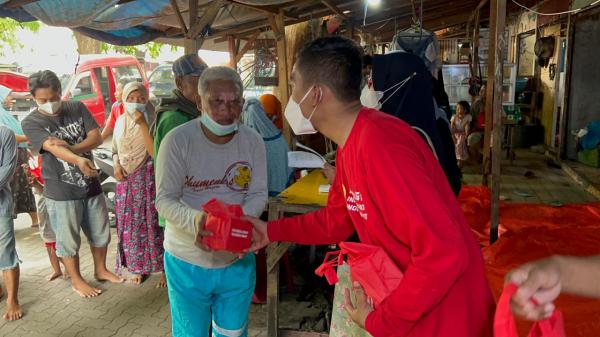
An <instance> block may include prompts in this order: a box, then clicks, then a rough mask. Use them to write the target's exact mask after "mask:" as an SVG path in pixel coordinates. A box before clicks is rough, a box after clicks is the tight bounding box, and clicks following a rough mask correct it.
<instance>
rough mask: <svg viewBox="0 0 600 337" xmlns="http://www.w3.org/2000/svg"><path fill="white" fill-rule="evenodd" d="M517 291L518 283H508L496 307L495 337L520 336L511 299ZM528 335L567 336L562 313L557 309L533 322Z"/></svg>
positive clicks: (537, 336)
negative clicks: (547, 316)
mask: <svg viewBox="0 0 600 337" xmlns="http://www.w3.org/2000/svg"><path fill="white" fill-rule="evenodd" d="M516 292H517V285H516V284H514V283H511V284H507V285H506V287H505V288H504V290H503V291H502V295H500V299H498V305H497V307H496V315H495V316H494V337H519V335H518V334H517V323H516V322H515V318H514V317H513V315H512V313H511V312H510V306H509V305H510V299H511V298H512V297H513V295H514V294H515V293H516ZM527 336H528V337H566V334H565V325H564V322H563V316H562V313H561V312H560V311H558V310H555V311H554V313H553V314H552V316H551V317H550V318H548V319H545V320H543V321H537V322H535V323H534V324H533V327H532V328H531V331H529V334H528V335H527Z"/></svg>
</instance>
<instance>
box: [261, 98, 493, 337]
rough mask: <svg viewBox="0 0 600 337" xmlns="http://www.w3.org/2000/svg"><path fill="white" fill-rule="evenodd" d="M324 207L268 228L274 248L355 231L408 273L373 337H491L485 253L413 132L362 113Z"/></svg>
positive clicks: (376, 314)
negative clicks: (277, 245) (284, 243)
mask: <svg viewBox="0 0 600 337" xmlns="http://www.w3.org/2000/svg"><path fill="white" fill-rule="evenodd" d="M336 162H337V167H336V178H335V181H334V183H333V185H332V188H331V190H330V192H329V199H328V202H327V207H326V208H323V209H321V210H319V211H316V212H313V213H309V214H305V215H301V216H296V217H292V218H284V219H280V220H277V221H274V222H270V223H269V225H268V235H269V238H270V239H271V240H272V241H290V242H297V243H301V244H330V243H336V242H340V241H343V240H346V239H347V238H348V237H349V236H350V235H351V234H352V232H353V231H354V230H356V231H357V232H358V236H359V238H360V241H361V242H364V243H367V244H371V245H377V246H381V247H382V248H383V249H384V250H385V251H386V252H387V254H388V255H389V256H390V257H391V258H392V259H393V260H394V261H395V262H396V263H397V265H398V266H399V267H400V269H401V270H402V271H403V272H404V278H403V280H402V282H401V283H400V286H399V287H398V288H397V289H396V290H395V291H394V292H392V294H390V295H389V296H388V297H387V298H386V299H385V300H384V301H383V302H382V303H381V304H380V305H379V306H378V307H377V308H376V310H375V311H373V312H372V313H371V314H370V315H369V316H368V317H367V321H366V329H367V331H368V332H369V333H371V334H372V335H373V336H374V337H389V336H419V337H420V336H423V337H429V336H432V337H433V336H436V337H482V336H492V319H493V312H494V307H495V303H494V299H493V297H492V293H491V291H490V288H489V286H488V283H487V281H486V279H485V275H484V267H483V258H482V255H481V251H480V248H479V246H478V244H477V242H476V240H475V238H474V236H473V234H472V233H471V231H470V230H469V228H468V226H467V223H466V221H465V218H464V216H463V214H462V211H461V209H460V207H459V204H458V202H457V200H456V198H455V197H454V195H453V193H452V190H451V189H450V186H449V185H448V182H447V180H446V177H445V175H444V172H443V171H442V169H441V168H440V166H439V164H438V162H437V160H436V159H435V157H434V156H433V153H432V151H431V150H430V149H429V148H428V146H427V145H426V144H425V142H423V140H422V139H421V138H420V136H419V135H418V134H417V133H416V132H414V131H413V130H412V128H411V127H410V126H409V125H408V124H406V123H404V122H402V121H401V120H399V119H397V118H396V117H393V116H390V115H386V114H384V113H382V112H379V111H376V110H372V109H366V108H363V109H362V110H361V111H360V113H359V115H358V118H357V119H356V122H355V124H354V126H353V128H352V131H351V133H350V135H349V137H348V139H347V141H346V144H345V145H344V147H343V148H339V149H338V154H337V159H336Z"/></svg>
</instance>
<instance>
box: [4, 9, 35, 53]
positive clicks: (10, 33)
mask: <svg viewBox="0 0 600 337" xmlns="http://www.w3.org/2000/svg"><path fill="white" fill-rule="evenodd" d="M40 26H41V23H40V22H39V21H32V22H19V21H16V20H13V19H10V18H0V55H4V50H5V48H10V49H11V50H13V51H15V50H17V49H21V48H23V47H24V46H23V44H22V43H21V42H20V41H18V40H17V35H16V33H17V31H18V30H19V29H27V30H30V31H32V32H34V33H37V32H38V31H39V30H40Z"/></svg>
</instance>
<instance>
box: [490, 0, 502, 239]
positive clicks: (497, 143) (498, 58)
mask: <svg viewBox="0 0 600 337" xmlns="http://www.w3.org/2000/svg"><path fill="white" fill-rule="evenodd" d="M490 18H491V19H492V20H494V33H495V37H494V39H495V46H494V49H491V48H490V50H493V51H494V58H493V61H492V62H490V63H492V64H493V65H494V76H493V77H488V83H489V82H490V80H492V79H493V90H494V96H493V97H494V99H493V109H494V110H493V123H494V126H493V136H492V138H493V143H492V210H491V228H490V243H494V242H495V241H496V240H498V225H499V223H500V179H501V170H500V169H501V156H502V135H503V132H502V131H503V130H502V115H503V114H502V112H503V108H502V85H503V79H502V77H503V75H504V71H503V69H504V49H505V47H506V43H507V41H506V40H505V35H504V29H505V27H506V0H492V2H491V8H490ZM487 124H489V122H488V121H487V120H486V126H487Z"/></svg>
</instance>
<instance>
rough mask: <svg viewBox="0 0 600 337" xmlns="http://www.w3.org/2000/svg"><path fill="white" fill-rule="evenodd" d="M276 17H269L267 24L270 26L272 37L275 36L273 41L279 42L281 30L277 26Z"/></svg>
mask: <svg viewBox="0 0 600 337" xmlns="http://www.w3.org/2000/svg"><path fill="white" fill-rule="evenodd" d="M276 17H277V16H276V15H269V16H268V19H269V24H270V25H271V30H272V31H273V35H275V39H276V40H279V39H280V38H281V30H280V28H279V26H278V23H277V20H276Z"/></svg>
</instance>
